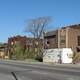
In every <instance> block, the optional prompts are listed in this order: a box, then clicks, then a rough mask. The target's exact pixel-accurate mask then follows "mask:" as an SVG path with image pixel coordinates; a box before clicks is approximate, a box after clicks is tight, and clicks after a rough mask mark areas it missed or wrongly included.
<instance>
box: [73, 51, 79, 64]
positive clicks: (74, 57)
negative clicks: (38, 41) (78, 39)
mask: <svg viewBox="0 0 80 80" xmlns="http://www.w3.org/2000/svg"><path fill="white" fill-rule="evenodd" d="M73 63H74V64H75V63H80V52H78V53H74V55H73Z"/></svg>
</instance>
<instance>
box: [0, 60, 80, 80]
mask: <svg viewBox="0 0 80 80" xmlns="http://www.w3.org/2000/svg"><path fill="white" fill-rule="evenodd" d="M11 72H14V73H15V74H16V75H17V78H18V80H80V68H79V67H64V66H57V65H47V64H31V63H23V62H14V61H4V60H0V80H15V79H14V77H13V76H12V74H11Z"/></svg>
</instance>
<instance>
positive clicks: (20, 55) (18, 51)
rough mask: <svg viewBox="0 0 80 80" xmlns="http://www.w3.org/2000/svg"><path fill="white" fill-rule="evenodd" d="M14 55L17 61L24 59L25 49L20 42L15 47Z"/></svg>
mask: <svg viewBox="0 0 80 80" xmlns="http://www.w3.org/2000/svg"><path fill="white" fill-rule="evenodd" d="M12 49H13V55H12V58H15V59H24V48H23V47H22V46H21V44H20V43H19V42H17V43H16V44H14V45H13V48H12Z"/></svg>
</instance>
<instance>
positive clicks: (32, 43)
mask: <svg viewBox="0 0 80 80" xmlns="http://www.w3.org/2000/svg"><path fill="white" fill-rule="evenodd" d="M16 43H20V45H21V46H22V47H23V48H24V49H26V48H28V49H33V48H35V49H36V47H37V44H38V41H37V39H34V38H31V37H26V36H20V35H18V36H14V37H10V38H8V43H7V53H8V56H11V55H12V53H13V52H12V50H13V46H14V45H15V44H16ZM39 44H40V45H41V46H43V43H42V39H41V40H39Z"/></svg>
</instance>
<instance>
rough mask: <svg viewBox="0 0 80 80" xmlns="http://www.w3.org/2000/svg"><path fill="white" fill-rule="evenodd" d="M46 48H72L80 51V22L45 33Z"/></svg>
mask: <svg viewBox="0 0 80 80" xmlns="http://www.w3.org/2000/svg"><path fill="white" fill-rule="evenodd" d="M44 42H45V48H49V49H50V48H71V49H72V50H73V51H74V52H78V51H80V24H78V25H71V26H67V27H63V28H61V29H59V30H55V31H51V32H47V33H46V34H45V35H44Z"/></svg>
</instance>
